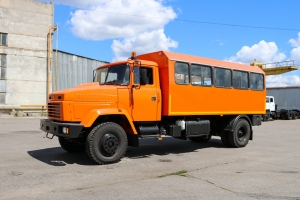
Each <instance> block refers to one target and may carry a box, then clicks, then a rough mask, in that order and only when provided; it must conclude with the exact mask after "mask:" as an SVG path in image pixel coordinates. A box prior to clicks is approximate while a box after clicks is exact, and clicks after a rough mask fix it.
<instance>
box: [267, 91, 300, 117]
mask: <svg viewBox="0 0 300 200" xmlns="http://www.w3.org/2000/svg"><path fill="white" fill-rule="evenodd" d="M288 99H291V98H288ZM284 102H285V103H286V101H284ZM278 107H279V106H278V105H277V104H275V98H274V97H273V96H267V97H266V114H265V115H264V116H263V121H269V119H270V118H272V119H287V120H291V119H297V118H298V117H299V116H300V109H297V108H296V107H294V108H292V109H285V108H284V107H282V106H281V107H279V109H278Z"/></svg>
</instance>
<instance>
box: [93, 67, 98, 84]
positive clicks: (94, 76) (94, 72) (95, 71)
mask: <svg viewBox="0 0 300 200" xmlns="http://www.w3.org/2000/svg"><path fill="white" fill-rule="evenodd" d="M96 75H97V69H94V70H93V82H95V79H96Z"/></svg>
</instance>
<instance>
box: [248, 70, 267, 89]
mask: <svg viewBox="0 0 300 200" xmlns="http://www.w3.org/2000/svg"><path fill="white" fill-rule="evenodd" d="M251 74H256V75H261V76H262V78H263V81H262V83H263V88H262V89H253V88H251ZM249 88H250V89H251V90H253V91H264V90H265V88H266V86H265V76H264V75H263V74H262V73H257V72H250V74H249Z"/></svg>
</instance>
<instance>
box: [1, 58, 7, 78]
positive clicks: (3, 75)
mask: <svg viewBox="0 0 300 200" xmlns="http://www.w3.org/2000/svg"><path fill="white" fill-rule="evenodd" d="M0 79H6V54H0Z"/></svg>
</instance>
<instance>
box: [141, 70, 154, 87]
mask: <svg viewBox="0 0 300 200" xmlns="http://www.w3.org/2000/svg"><path fill="white" fill-rule="evenodd" d="M142 69H146V70H147V81H146V85H153V69H152V68H146V67H142Z"/></svg>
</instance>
